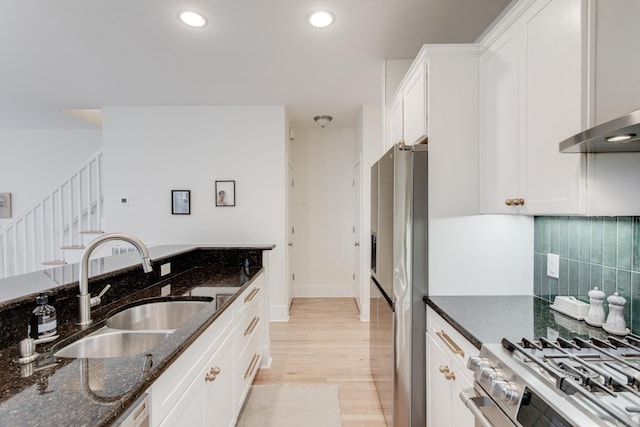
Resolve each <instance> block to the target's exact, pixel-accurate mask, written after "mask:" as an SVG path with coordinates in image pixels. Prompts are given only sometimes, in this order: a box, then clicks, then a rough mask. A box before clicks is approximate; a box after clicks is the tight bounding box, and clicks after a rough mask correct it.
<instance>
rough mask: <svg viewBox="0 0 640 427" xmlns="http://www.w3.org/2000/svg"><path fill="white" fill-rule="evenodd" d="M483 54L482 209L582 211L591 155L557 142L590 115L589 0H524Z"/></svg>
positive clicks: (514, 211) (522, 212) (549, 212)
mask: <svg viewBox="0 0 640 427" xmlns="http://www.w3.org/2000/svg"><path fill="white" fill-rule="evenodd" d="M512 14H514V15H517V19H515V20H514V22H512V23H511V25H508V26H506V27H505V28H499V27H496V29H494V31H493V32H492V33H490V34H489V35H488V37H487V42H488V46H487V50H486V51H485V52H484V53H483V55H482V57H481V59H480V152H481V157H480V211H481V212H482V213H521V214H582V213H585V211H586V203H585V195H586V184H585V180H584V179H583V177H584V174H585V171H586V161H585V160H586V159H585V158H584V157H583V156H570V155H567V154H561V153H559V152H558V143H559V142H560V141H562V140H563V139H565V138H567V137H569V136H571V135H573V134H575V133H578V132H579V131H581V130H582V129H584V127H585V124H586V123H587V114H586V108H585V105H587V95H588V84H587V75H588V68H587V67H586V64H587V52H588V49H587V45H588V38H587V27H588V25H587V24H588V14H587V2H584V1H582V0H536V1H533V2H531V1H528V2H527V1H525V2H521V3H519V4H518V5H517V6H516V7H515V8H514V9H513V10H512Z"/></svg>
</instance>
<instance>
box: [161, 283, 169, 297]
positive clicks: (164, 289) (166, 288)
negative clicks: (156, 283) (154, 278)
mask: <svg viewBox="0 0 640 427" xmlns="http://www.w3.org/2000/svg"><path fill="white" fill-rule="evenodd" d="M168 295H171V283H169V284H168V285H164V286H163V287H161V288H160V296H161V297H166V296H168Z"/></svg>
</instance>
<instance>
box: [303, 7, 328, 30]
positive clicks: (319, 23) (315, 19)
mask: <svg viewBox="0 0 640 427" xmlns="http://www.w3.org/2000/svg"><path fill="white" fill-rule="evenodd" d="M309 23H310V24H311V25H313V26H314V27H316V28H324V27H328V26H329V25H331V24H332V23H333V14H332V13H330V12H327V11H324V10H322V11H319V12H314V13H312V14H311V16H310V17H309Z"/></svg>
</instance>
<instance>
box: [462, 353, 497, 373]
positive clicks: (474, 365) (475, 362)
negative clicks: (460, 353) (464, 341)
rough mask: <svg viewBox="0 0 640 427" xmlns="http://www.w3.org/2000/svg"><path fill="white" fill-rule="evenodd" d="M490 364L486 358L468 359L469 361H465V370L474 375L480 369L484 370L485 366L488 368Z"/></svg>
mask: <svg viewBox="0 0 640 427" xmlns="http://www.w3.org/2000/svg"><path fill="white" fill-rule="evenodd" d="M490 363H491V362H489V359H487V358H486V357H480V356H475V357H470V358H469V360H467V369H471V370H472V371H473V373H474V374H475V373H476V372H478V371H479V370H480V369H481V368H484V367H485V366H489V364H490Z"/></svg>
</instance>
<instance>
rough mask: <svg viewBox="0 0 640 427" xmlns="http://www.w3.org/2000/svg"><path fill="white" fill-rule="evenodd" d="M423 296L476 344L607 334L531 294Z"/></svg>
mask: <svg viewBox="0 0 640 427" xmlns="http://www.w3.org/2000/svg"><path fill="white" fill-rule="evenodd" d="M424 300H425V302H426V304H427V305H428V306H429V307H431V308H432V309H433V310H434V311H435V312H436V313H438V314H439V315H440V316H442V317H443V318H444V319H445V320H446V321H447V322H449V323H450V324H451V325H452V326H453V327H454V328H455V329H456V330H457V331H458V332H460V333H461V334H462V335H463V336H464V337H465V338H466V339H468V340H469V341H470V342H471V343H472V344H473V345H474V346H476V347H477V348H480V347H482V344H488V343H500V342H501V340H502V338H508V339H510V340H512V341H519V340H521V339H522V338H523V337H525V338H530V339H536V338H539V337H546V338H549V339H555V338H557V337H558V336H560V337H563V338H567V339H569V338H573V337H575V336H580V337H582V338H588V337H594V336H595V337H599V338H604V337H606V336H607V333H606V332H605V331H604V330H602V329H601V328H596V327H593V326H589V325H587V324H586V323H585V322H583V321H579V320H575V319H572V318H571V317H569V316H566V315H564V314H561V313H558V312H557V311H554V310H552V309H551V308H549V305H550V303H549V302H548V301H546V300H543V299H541V298H538V297H535V296H530V295H517V296H511V295H499V296H429V297H425V298H424Z"/></svg>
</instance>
